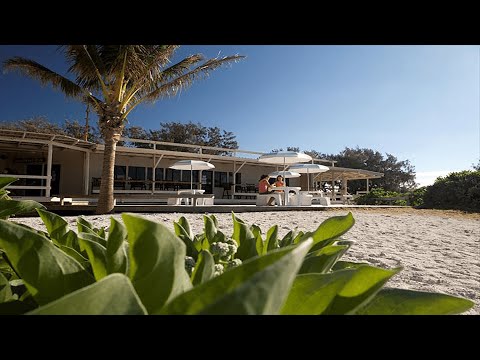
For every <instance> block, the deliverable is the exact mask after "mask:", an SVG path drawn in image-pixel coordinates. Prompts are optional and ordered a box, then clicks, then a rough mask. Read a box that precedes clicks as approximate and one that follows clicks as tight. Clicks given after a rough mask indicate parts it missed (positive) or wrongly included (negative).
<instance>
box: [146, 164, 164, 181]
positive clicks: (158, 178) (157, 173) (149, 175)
mask: <svg viewBox="0 0 480 360" xmlns="http://www.w3.org/2000/svg"><path fill="white" fill-rule="evenodd" d="M147 179H148V180H153V179H152V168H151V167H149V168H147ZM161 180H163V168H156V169H155V181H161Z"/></svg>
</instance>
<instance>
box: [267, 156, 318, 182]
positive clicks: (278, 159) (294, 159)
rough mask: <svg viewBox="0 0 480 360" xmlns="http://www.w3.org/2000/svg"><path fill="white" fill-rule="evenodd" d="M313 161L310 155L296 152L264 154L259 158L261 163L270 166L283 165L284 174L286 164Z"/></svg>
mask: <svg viewBox="0 0 480 360" xmlns="http://www.w3.org/2000/svg"><path fill="white" fill-rule="evenodd" d="M311 160H312V157H311V156H310V155H307V154H303V153H299V152H295V151H279V152H272V153H268V154H263V155H261V156H260V157H259V158H258V161H259V162H264V163H270V164H283V173H284V172H285V165H286V164H294V163H303V162H307V161H311ZM284 177H285V176H284Z"/></svg>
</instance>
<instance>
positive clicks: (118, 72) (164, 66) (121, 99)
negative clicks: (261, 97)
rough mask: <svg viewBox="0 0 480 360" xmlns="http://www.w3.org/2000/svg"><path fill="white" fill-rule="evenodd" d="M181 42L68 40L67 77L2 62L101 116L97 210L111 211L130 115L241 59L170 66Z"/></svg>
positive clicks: (21, 61) (16, 60)
mask: <svg viewBox="0 0 480 360" xmlns="http://www.w3.org/2000/svg"><path fill="white" fill-rule="evenodd" d="M178 47H179V46H178V45H65V46H61V47H60V49H61V51H62V52H63V53H64V55H65V57H66V59H67V61H68V63H69V65H70V68H69V69H68V73H71V74H73V75H75V76H76V78H75V80H74V81H72V80H69V79H68V78H66V77H65V76H62V75H60V74H58V73H56V72H54V71H52V70H50V69H48V68H46V67H44V66H43V65H41V64H39V63H37V62H35V61H33V60H29V59H25V58H22V57H13V58H11V59H8V60H6V61H5V62H4V64H3V68H4V70H5V71H8V70H18V71H20V72H22V73H23V74H25V75H27V76H30V77H32V78H35V79H37V80H39V81H40V82H41V83H42V84H51V85H52V86H53V87H54V88H57V89H60V90H61V91H62V92H63V93H65V95H66V96H69V97H73V98H77V99H79V100H81V101H83V102H85V103H86V104H87V105H90V107H91V108H92V109H93V110H94V111H95V112H96V113H97V115H98V125H99V129H100V133H101V136H102V139H103V141H104V144H105V150H104V153H103V167H102V182H101V186H100V196H99V199H98V206H97V209H96V213H97V214H105V213H109V212H111V211H112V210H113V174H114V165H115V149H116V145H117V142H118V141H119V139H120V136H121V135H122V131H123V128H124V126H125V123H126V120H127V116H128V114H129V113H130V112H131V111H132V110H133V109H134V108H136V107H137V106H138V105H139V104H141V103H143V102H154V101H155V100H157V99H160V98H164V97H170V96H175V95H176V94H177V93H178V92H179V91H180V90H181V89H182V88H187V87H188V86H190V85H191V84H192V83H193V81H194V80H196V79H197V78H199V77H202V76H206V75H208V74H209V72H210V71H212V70H214V69H216V68H218V67H220V66H222V65H225V64H229V63H232V62H236V61H238V60H240V59H242V58H243V57H244V56H240V55H234V56H225V57H216V58H213V59H208V60H205V59H204V57H203V56H202V55H201V54H196V55H190V56H188V57H187V58H185V59H183V60H181V61H179V62H177V63H176V64H173V65H171V63H170V59H171V58H172V57H173V55H174V53H175V50H176V49H177V48H178Z"/></svg>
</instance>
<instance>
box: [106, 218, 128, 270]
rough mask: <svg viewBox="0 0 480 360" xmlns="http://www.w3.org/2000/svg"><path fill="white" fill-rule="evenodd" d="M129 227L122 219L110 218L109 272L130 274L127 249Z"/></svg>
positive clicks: (108, 243) (108, 242)
mask: <svg viewBox="0 0 480 360" xmlns="http://www.w3.org/2000/svg"><path fill="white" fill-rule="evenodd" d="M126 239H127V228H126V227H125V225H123V224H122V223H121V222H120V221H117V220H115V219H114V218H113V217H111V218H110V228H109V231H108V241H107V273H108V274H113V273H122V274H128V258H127V252H126V251H125V250H126V249H125V246H124V245H125V241H126Z"/></svg>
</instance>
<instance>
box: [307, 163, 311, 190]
mask: <svg viewBox="0 0 480 360" xmlns="http://www.w3.org/2000/svg"><path fill="white" fill-rule="evenodd" d="M307 191H310V174H309V173H308V168H307Z"/></svg>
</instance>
